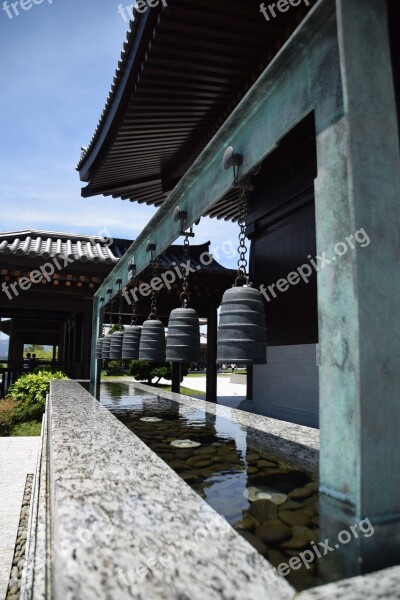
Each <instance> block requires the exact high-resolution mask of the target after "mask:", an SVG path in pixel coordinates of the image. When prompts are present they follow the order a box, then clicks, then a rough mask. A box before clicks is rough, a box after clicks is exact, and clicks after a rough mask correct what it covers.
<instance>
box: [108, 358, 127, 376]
mask: <svg viewBox="0 0 400 600" xmlns="http://www.w3.org/2000/svg"><path fill="white" fill-rule="evenodd" d="M104 375H106V377H115V376H117V375H126V371H125V370H124V369H122V368H121V366H120V364H119V360H110V361H109V362H108V365H107V369H106V370H105V372H104Z"/></svg>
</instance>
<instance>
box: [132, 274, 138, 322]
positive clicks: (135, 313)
mask: <svg viewBox="0 0 400 600" xmlns="http://www.w3.org/2000/svg"><path fill="white" fill-rule="evenodd" d="M137 284H138V281H137V279H134V281H133V289H135V288H136V287H137ZM133 325H137V304H136V300H135V299H134V300H133V302H132V316H131V326H133Z"/></svg>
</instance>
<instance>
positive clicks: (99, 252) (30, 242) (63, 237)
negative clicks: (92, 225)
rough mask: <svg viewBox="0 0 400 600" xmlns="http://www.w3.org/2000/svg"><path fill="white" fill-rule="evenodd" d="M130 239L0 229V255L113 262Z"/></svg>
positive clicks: (120, 254) (117, 258)
mask: <svg viewBox="0 0 400 600" xmlns="http://www.w3.org/2000/svg"><path fill="white" fill-rule="evenodd" d="M131 243H132V242H131V241H129V240H120V239H118V240H112V243H111V244H110V245H109V244H108V243H106V241H105V240H104V239H103V238H100V237H97V236H90V235H80V234H75V233H59V232H54V231H42V230H39V229H27V230H23V231H9V232H5V233H0V256H1V255H16V256H28V257H30V258H37V257H39V258H44V259H48V258H50V257H57V256H66V257H69V258H74V259H75V260H78V261H81V262H92V263H105V264H112V263H114V264H116V263H117V262H118V260H119V259H120V258H121V256H123V255H124V254H125V252H126V251H127V249H128V248H129V246H130V245H131Z"/></svg>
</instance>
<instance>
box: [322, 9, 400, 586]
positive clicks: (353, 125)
mask: <svg viewBox="0 0 400 600" xmlns="http://www.w3.org/2000/svg"><path fill="white" fill-rule="evenodd" d="M336 6H337V17H338V42H339V50H340V68H341V77H342V82H343V102H344V117H343V118H340V119H338V120H337V121H336V122H335V123H334V124H332V125H331V126H330V127H329V128H327V129H324V128H323V126H322V123H323V121H324V107H322V106H321V107H319V108H317V109H316V129H317V152H318V177H317V179H316V189H315V193H316V222H317V248H318V254H319V255H320V256H322V253H323V252H326V257H327V258H333V262H332V263H331V264H329V265H326V266H325V268H322V263H319V266H320V270H319V272H318V301H319V330H320V347H321V366H320V423H321V457H320V461H321V466H320V475H321V480H320V483H321V516H322V519H321V535H322V537H323V538H325V537H328V535H330V537H331V539H332V536H334V535H336V534H337V532H338V531H340V530H343V529H348V528H349V525H350V524H354V523H359V522H360V521H361V520H362V519H370V521H371V523H372V524H373V527H374V531H375V533H374V534H373V535H372V536H369V537H368V538H366V537H364V536H361V534H360V535H359V537H358V538H357V539H356V540H355V539H353V540H352V542H351V543H349V544H347V545H346V546H341V549H340V552H339V551H338V552H335V553H333V554H332V556H333V560H334V561H335V562H336V564H339V563H342V564H339V570H340V571H341V572H340V573H338V576H342V575H343V574H344V575H346V574H354V572H357V571H361V572H363V571H368V570H377V569H379V568H382V567H385V566H389V565H392V564H395V563H396V562H398V556H399V552H400V513H399V501H400V469H399V466H398V458H397V453H398V445H399V432H400V402H399V400H400V396H399V391H400V368H399V356H400V333H399V332H400V301H399V298H400V277H399V255H400V252H399V250H400V246H399V239H400V204H399V198H400V156H399V139H398V126H397V117H396V106H395V95H394V89H393V81H392V73H391V57H390V51H389V40H388V29H387V13H386V2H385V1H384V0H336ZM327 76H328V74H327ZM357 231H358V234H355V232H357ZM350 236H353V238H352V239H351V238H350ZM346 238H349V239H346ZM368 240H370V243H368ZM336 244H339V245H338V246H336V250H337V253H335V245H336ZM352 246H353V248H352ZM345 247H347V251H346V253H345V254H344V255H343V256H340V257H339V256H338V255H337V254H338V253H342V252H343V253H344V251H345Z"/></svg>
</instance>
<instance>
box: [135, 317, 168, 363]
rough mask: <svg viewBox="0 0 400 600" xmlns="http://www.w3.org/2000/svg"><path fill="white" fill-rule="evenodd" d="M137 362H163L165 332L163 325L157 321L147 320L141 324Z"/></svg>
mask: <svg viewBox="0 0 400 600" xmlns="http://www.w3.org/2000/svg"><path fill="white" fill-rule="evenodd" d="M139 360H148V361H149V362H158V363H163V362H165V330H164V325H163V324H162V322H161V321H160V320H158V319H149V320H148V321H145V322H144V323H143V327H142V334H141V336H140V346H139Z"/></svg>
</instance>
